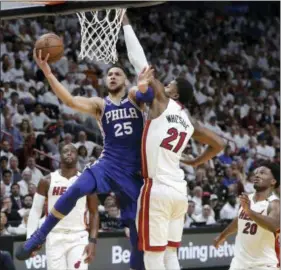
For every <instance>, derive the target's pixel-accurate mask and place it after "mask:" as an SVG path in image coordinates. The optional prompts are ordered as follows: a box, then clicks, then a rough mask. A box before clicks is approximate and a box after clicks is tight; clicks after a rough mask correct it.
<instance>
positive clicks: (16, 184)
mask: <svg viewBox="0 0 281 270" xmlns="http://www.w3.org/2000/svg"><path fill="white" fill-rule="evenodd" d="M14 186H18V187H20V185H19V184H18V183H14V184H12V185H11V188H12V187H14Z"/></svg>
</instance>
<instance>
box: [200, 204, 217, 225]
mask: <svg viewBox="0 0 281 270" xmlns="http://www.w3.org/2000/svg"><path fill="white" fill-rule="evenodd" d="M197 222H206V225H212V224H215V223H216V221H215V219H214V217H213V216H212V208H211V207H210V205H208V204H205V205H204V206H203V211H202V214H200V215H198V217H197Z"/></svg>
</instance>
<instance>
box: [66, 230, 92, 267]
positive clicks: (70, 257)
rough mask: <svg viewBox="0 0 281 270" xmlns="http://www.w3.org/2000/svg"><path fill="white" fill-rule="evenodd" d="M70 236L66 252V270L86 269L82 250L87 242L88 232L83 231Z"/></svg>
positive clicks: (86, 265)
mask: <svg viewBox="0 0 281 270" xmlns="http://www.w3.org/2000/svg"><path fill="white" fill-rule="evenodd" d="M71 237H72V241H71V242H70V244H69V246H68V252H67V254H66V260H67V268H66V270H75V269H79V270H87V269H88V266H89V265H88V264H87V263H85V262H84V259H85V255H83V252H84V249H85V247H86V246H87V244H88V237H89V234H88V232H86V231H85V232H81V233H77V234H75V235H71Z"/></svg>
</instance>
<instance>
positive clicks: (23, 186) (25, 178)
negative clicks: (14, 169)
mask: <svg viewBox="0 0 281 270" xmlns="http://www.w3.org/2000/svg"><path fill="white" fill-rule="evenodd" d="M31 179H32V173H31V171H30V170H29V169H28V170H24V171H23V172H22V180H21V181H19V182H18V184H19V186H20V195H21V196H26V195H27V194H28V185H29V184H30V183H31Z"/></svg>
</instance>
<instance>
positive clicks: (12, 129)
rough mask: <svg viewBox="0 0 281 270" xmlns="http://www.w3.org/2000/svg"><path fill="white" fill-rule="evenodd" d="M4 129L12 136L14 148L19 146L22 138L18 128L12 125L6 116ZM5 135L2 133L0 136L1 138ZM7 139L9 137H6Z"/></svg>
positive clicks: (16, 148)
mask: <svg viewBox="0 0 281 270" xmlns="http://www.w3.org/2000/svg"><path fill="white" fill-rule="evenodd" d="M4 131H5V132H6V133H8V134H10V135H11V136H12V138H13V146H14V150H18V149H19V148H20V147H22V144H23V138H22V136H21V134H20V131H19V130H18V128H16V127H14V126H13V124H12V119H11V118H10V117H6V119H5V128H4ZM6 137H7V135H4V136H3V137H2V140H3V139H4V138H6ZM8 139H10V138H8Z"/></svg>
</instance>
